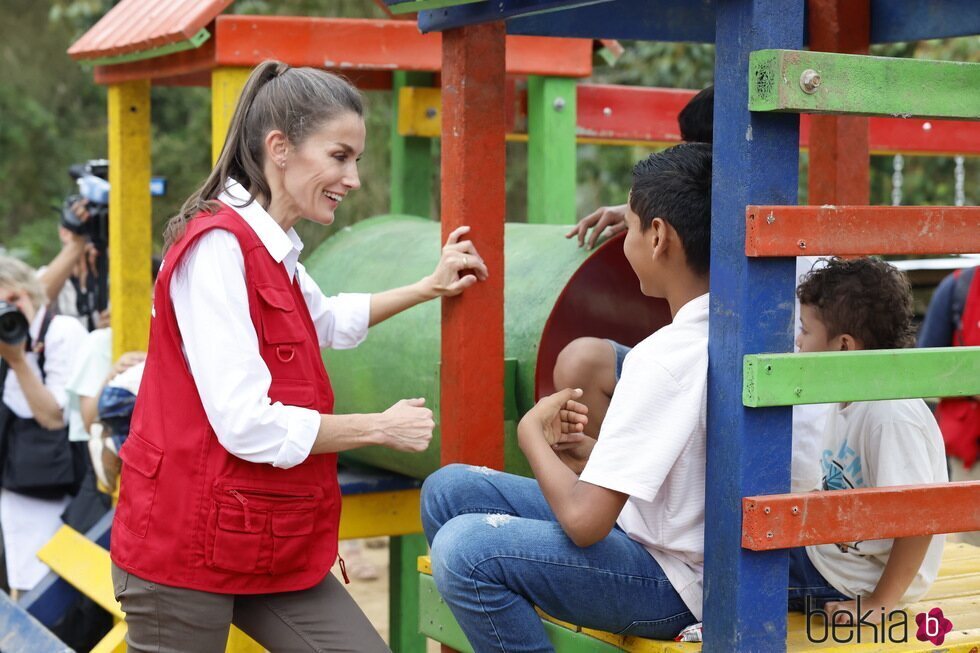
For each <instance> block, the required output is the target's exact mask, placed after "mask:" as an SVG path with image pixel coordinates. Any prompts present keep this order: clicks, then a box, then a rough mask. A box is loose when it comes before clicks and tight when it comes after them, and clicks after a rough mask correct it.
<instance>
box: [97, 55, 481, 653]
mask: <svg viewBox="0 0 980 653" xmlns="http://www.w3.org/2000/svg"><path fill="white" fill-rule="evenodd" d="M364 139H365V130H364V119H363V106H362V102H361V97H360V95H359V93H358V91H357V90H356V89H355V88H354V87H353V86H351V85H350V84H349V83H348V82H347V81H345V80H343V79H341V78H339V77H337V76H335V75H332V74H330V73H327V72H324V71H321V70H316V69H312V68H290V67H289V66H287V65H285V64H281V63H278V62H266V63H263V64H261V65H260V66H258V67H257V68H256V69H255V70H254V71H253V72H252V74H251V76H250V77H249V79H248V82H247V83H246V85H245V88H244V90H243V91H242V95H241V98H240V99H239V102H238V106H237V107H236V109H235V113H234V116H233V118H232V121H231V126H230V128H229V132H228V136H227V138H226V140H225V145H224V149H223V150H222V152H221V156H220V157H219V159H218V162H217V163H216V165H215V167H214V170H212V172H211V174H210V175H209V176H208V178H207V180H206V181H205V182H204V184H203V185H202V186H201V187H200V189H198V191H197V192H195V193H194V194H193V195H192V196H191V197H190V198H189V199H188V200H187V202H186V203H185V204H184V206H183V208H182V209H181V211H180V213H179V214H178V215H177V216H175V217H174V218H173V219H172V220H171V221H170V224H169V225H168V226H167V232H166V248H167V249H166V254H165V257H164V263H163V265H162V267H161V270H160V274H159V277H158V279H157V282H156V286H155V290H154V299H153V313H152V315H153V319H152V322H151V327H150V345H149V351H148V356H147V360H146V368H145V371H144V375H143V383H142V386H141V387H140V392H139V395H138V399H137V402H136V407H135V410H134V414H133V419H132V423H131V426H130V431H129V437H128V439H127V440H126V443H125V445H124V446H123V447H122V448H121V450H120V458H121V459H122V474H121V486H120V494H119V505H118V508H117V509H116V516H115V522H114V524H113V529H112V551H111V553H112V561H113V566H112V577H113V584H114V588H115V594H116V598H117V599H118V600H119V601H120V602H121V603H122V607H123V610H124V611H125V612H126V621H127V624H128V636H127V643H128V644H129V649H130V650H131V651H137V652H138V651H173V652H180V653H193V652H196V651H200V652H202V653H204V652H208V653H210V652H213V651H222V650H224V646H225V641H226V639H227V636H228V629H229V625H230V624H232V623H234V624H235V625H236V626H238V627H239V628H241V629H242V630H244V631H245V632H246V633H248V634H249V635H251V636H252V637H253V638H254V639H256V640H257V641H258V642H259V643H260V644H261V645H262V646H264V647H265V648H266V649H268V650H270V651H274V652H279V651H320V650H328V651H386V650H387V648H386V647H385V645H384V642H383V641H382V639H381V638H380V636H379V635H378V634H377V633H376V632H375V630H374V629H373V628H372V627H371V625H370V623H369V622H368V620H367V618H366V617H365V616H364V614H363V613H362V612H361V611H360V609H359V608H358V607H357V606H356V604H354V602H353V600H352V599H351V598H350V596H349V595H348V594H347V592H346V590H345V589H344V588H343V586H342V585H341V584H340V583H339V582H338V581H337V580H336V579H335V578H334V577H333V576H332V575H331V574H330V573H329V572H330V569H331V567H332V566H333V564H334V562H335V561H336V560H337V557H338V556H337V528H338V522H339V518H340V491H339V488H338V484H337V471H336V457H337V452H339V451H345V450H349V449H354V448H357V447H362V446H366V445H381V446H387V447H391V448H393V449H397V450H400V451H410V452H417V451H422V450H424V449H425V448H426V447H427V446H428V444H429V440H430V439H431V437H432V428H433V420H432V413H431V411H430V410H429V409H427V408H425V406H424V403H425V402H424V400H422V399H405V400H402V401H400V402H398V403H396V404H395V405H394V406H392V407H390V408H389V409H388V410H386V411H385V412H383V413H378V414H364V415H334V414H333V392H332V390H331V387H330V380H329V377H328V376H327V372H326V370H325V369H324V366H323V362H322V359H321V356H320V348H321V347H334V348H349V347H355V346H357V345H358V344H359V343H360V342H361V341H362V340H363V339H364V338H365V335H366V332H367V329H368V327H369V326H371V325H374V324H377V323H378V322H381V321H382V320H385V319H387V318H389V317H391V316H392V315H395V314H396V313H398V312H400V311H403V310H405V309H407V308H409V307H411V306H414V305H416V304H418V303H420V302H424V301H427V300H429V299H434V298H436V297H450V296H454V295H457V294H459V293H461V292H462V291H463V290H465V289H466V288H467V287H469V286H471V285H472V284H474V283H476V282H477V281H478V280H482V279H485V278H486V276H487V270H486V266H485V265H484V263H483V261H482V259H481V258H480V255H479V254H478V253H477V251H476V249H475V248H474V246H473V244H472V243H470V242H469V241H466V240H464V241H460V240H459V239H460V238H461V237H462V236H463V235H464V234H465V233H466V232H467V231H468V228H466V227H461V228H460V229H457V230H456V231H455V232H453V234H452V235H451V236H450V237H449V239H448V241H447V243H446V245H445V247H444V248H443V250H442V257H441V259H440V261H439V263H438V265H437V266H436V268H435V270H434V271H433V273H432V274H431V275H429V276H427V277H425V278H424V279H421V280H420V281H418V282H417V283H415V284H413V285H411V286H406V287H403V288H397V289H394V290H389V291H386V292H382V293H377V294H373V295H366V294H341V295H339V296H336V297H326V296H324V295H323V293H322V292H321V291H320V289H319V288H318V287H317V286H316V283H315V282H314V281H313V280H312V279H311V278H310V277H309V275H307V273H306V271H305V270H304V269H303V266H302V265H301V264H300V263H299V262H298V258H299V254H300V251H301V250H302V247H303V244H302V242H301V241H300V239H299V237H298V236H297V235H296V232H295V230H294V229H293V227H294V225H295V224H296V223H298V222H299V221H300V220H302V219H306V220H310V221H313V222H316V223H318V224H323V225H329V224H330V223H331V222H333V220H334V212H335V211H336V210H337V207H338V206H339V205H340V203H341V202H343V200H344V198H345V197H346V196H347V194H348V193H350V192H351V191H354V190H356V189H357V188H358V187H359V186H360V179H359V177H358V171H357V161H358V157H360V155H361V153H362V152H363V151H364ZM464 270H467V271H468V272H467V273H466V274H464V273H463V271H464ZM341 569H343V560H341Z"/></svg>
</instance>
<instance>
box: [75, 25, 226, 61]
mask: <svg viewBox="0 0 980 653" xmlns="http://www.w3.org/2000/svg"><path fill="white" fill-rule="evenodd" d="M209 38H211V32H209V31H208V30H207V29H205V28H203V27H202V28H201V31H199V32H198V33H197V34H195V35H194V36H192V37H191V38H189V39H187V40H186V41H177V42H176V43H168V44H166V45H161V46H160V47H158V48H150V49H149V50H140V51H139V52H127V53H126V54H120V55H116V56H113V57H99V58H98V59H85V60H84V61H82V62H81V63H84V64H88V65H91V66H111V65H114V64H119V63H129V62H130V61H142V60H144V59H156V58H157V57H163V56H166V55H168V54H173V53H175V52H183V51H184V50H193V49H194V48H199V47H201V45H203V44H204V42H205V41H207V40H208V39H209Z"/></svg>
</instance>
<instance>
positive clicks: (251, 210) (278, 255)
mask: <svg viewBox="0 0 980 653" xmlns="http://www.w3.org/2000/svg"><path fill="white" fill-rule="evenodd" d="M251 198H252V196H251V195H250V194H249V192H248V191H247V190H245V187H244V186H242V185H241V184H240V183H238V182H237V181H235V180H234V179H231V178H229V179H228V180H227V181H226V182H225V190H224V192H223V193H221V194H220V195H219V196H218V200H219V201H220V202H222V203H224V204H226V205H228V206H230V207H231V208H232V209H233V210H234V211H235V213H237V214H238V215H240V216H242V219H243V220H245V222H246V223H247V224H248V226H250V227H251V228H252V230H253V231H254V232H255V235H256V236H258V237H259V240H260V241H262V244H263V245H264V246H265V248H266V249H267V250H268V251H269V254H270V255H271V256H272V258H273V259H275V261H276V262H277V263H282V262H284V261H285V262H286V264H287V268H288V269H289V276H290V278H292V276H293V272H294V271H295V269H296V261H297V260H298V259H299V253H300V252H302V251H303V241H302V240H300V237H299V235H298V234H297V233H296V230H295V229H293V228H290V229H289V231H283V229H282V227H280V226H279V223H278V222H276V221H275V219H274V218H273V217H272V216H271V215H269V213H268V212H267V211H266V210H265V209H264V208H262V205H261V204H259V203H258V202H252V203H251V204H248V206H245V203H246V202H248V201H249V200H250V199H251ZM290 254H293V256H290ZM288 259H291V260H288Z"/></svg>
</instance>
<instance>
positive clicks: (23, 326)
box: [0, 301, 29, 345]
mask: <svg viewBox="0 0 980 653" xmlns="http://www.w3.org/2000/svg"><path fill="white" fill-rule="evenodd" d="M28 327H29V325H28V324H27V318H26V317H24V314H23V313H21V312H20V311H19V310H17V307H16V306H14V305H13V304H10V303H8V302H4V301H0V341H3V342H5V343H7V344H8V345H16V344H17V343H19V342H22V341H23V340H25V339H26V338H27V329H28Z"/></svg>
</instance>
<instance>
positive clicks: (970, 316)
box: [916, 267, 980, 546]
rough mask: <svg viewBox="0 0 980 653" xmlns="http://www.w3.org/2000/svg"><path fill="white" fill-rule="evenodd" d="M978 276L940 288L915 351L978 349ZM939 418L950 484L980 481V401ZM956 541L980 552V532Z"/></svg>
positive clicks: (964, 402) (947, 403)
mask: <svg viewBox="0 0 980 653" xmlns="http://www.w3.org/2000/svg"><path fill="white" fill-rule="evenodd" d="M977 270H978V268H977V267H972V268H966V269H963V270H957V271H956V272H953V273H952V274H950V275H948V276H947V277H946V278H944V279H943V280H942V281H941V282H940V283H939V286H938V287H937V288H936V292H934V293H933V295H932V299H931V300H930V302H929V308H928V310H927V311H926V317H925V320H924V321H923V323H922V327H921V328H920V329H919V337H918V340H917V342H916V346H918V347H976V346H978V345H980V274H977ZM936 418H937V419H938V420H939V428H940V430H941V431H942V432H943V440H944V441H945V443H946V456H947V458H948V462H949V475H950V480H952V481H977V480H980V463H978V455H980V396H974V397H946V398H944V399H941V400H940V401H939V406H938V407H937V408H936ZM955 537H957V538H959V539H960V540H961V541H964V542H968V543H969V544H973V545H975V546H980V531H972V532H969V533H959V534H957V535H956V536H955Z"/></svg>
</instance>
